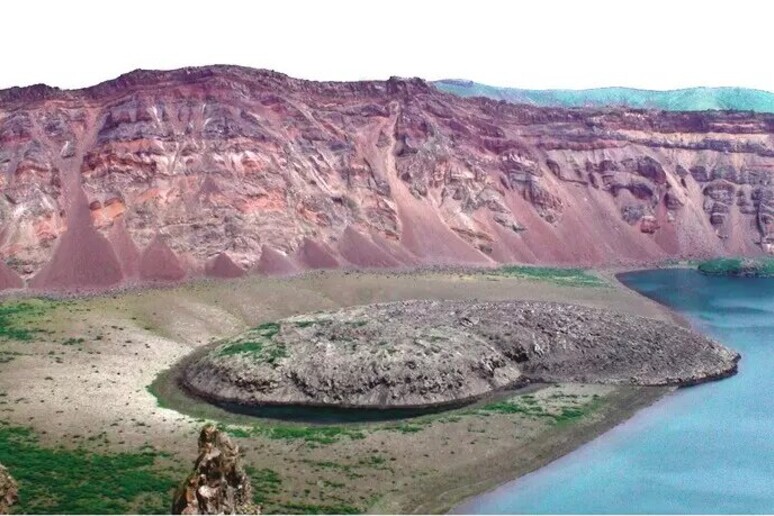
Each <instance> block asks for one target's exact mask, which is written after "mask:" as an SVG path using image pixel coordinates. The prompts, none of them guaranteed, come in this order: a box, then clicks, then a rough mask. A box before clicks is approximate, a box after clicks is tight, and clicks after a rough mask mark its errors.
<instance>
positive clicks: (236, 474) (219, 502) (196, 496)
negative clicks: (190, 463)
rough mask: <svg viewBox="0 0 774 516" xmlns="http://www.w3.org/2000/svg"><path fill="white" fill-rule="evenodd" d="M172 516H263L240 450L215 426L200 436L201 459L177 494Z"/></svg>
mask: <svg viewBox="0 0 774 516" xmlns="http://www.w3.org/2000/svg"><path fill="white" fill-rule="evenodd" d="M172 514H260V512H259V511H258V509H257V507H255V505H254V504H253V501H252V486H251V485H250V479H249V478H248V477H247V474H246V473H245V471H244V469H243V468H242V465H241V464H240V457H239V447H238V446H237V445H235V444H234V443H232V442H231V439H230V438H229V436H228V435H227V434H226V433H224V432H222V431H220V430H218V429H217V428H216V427H215V425H211V424H208V425H206V426H205V427H204V428H202V431H201V433H200V434H199V457H198V458H197V459H196V463H195V464H194V470H193V472H192V473H191V474H190V475H189V476H188V478H187V479H186V480H185V482H183V484H182V485H181V486H180V488H179V489H178V490H177V492H176V493H175V496H174V499H173V501H172Z"/></svg>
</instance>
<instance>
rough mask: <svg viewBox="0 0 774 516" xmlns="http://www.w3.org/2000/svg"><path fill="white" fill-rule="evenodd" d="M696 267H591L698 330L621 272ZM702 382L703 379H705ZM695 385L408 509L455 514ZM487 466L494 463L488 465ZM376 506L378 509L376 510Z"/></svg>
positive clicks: (627, 404) (617, 412)
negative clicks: (515, 466) (524, 462)
mask: <svg viewBox="0 0 774 516" xmlns="http://www.w3.org/2000/svg"><path fill="white" fill-rule="evenodd" d="M692 268H693V267H691V266H689V265H684V264H669V265H664V266H659V267H653V268H639V267H614V268H604V269H590V270H592V271H594V272H595V273H597V274H599V275H600V276H601V277H603V278H604V279H605V280H607V281H608V282H610V283H611V284H612V285H613V286H614V288H618V289H624V290H626V291H629V292H632V293H634V294H635V295H637V296H639V297H640V298H642V300H643V301H646V302H648V303H649V304H653V305H655V306H657V307H658V308H659V309H660V310H661V311H662V312H663V313H664V314H666V315H668V316H669V318H670V319H671V320H672V322H674V323H675V324H677V325H679V326H683V327H686V328H692V329H694V330H696V331H698V329H696V328H695V325H693V324H692V323H691V322H690V321H689V319H688V318H687V317H685V316H683V315H682V314H680V313H678V312H676V311H674V310H672V309H671V308H669V307H668V306H666V305H663V304H661V303H659V302H657V301H655V300H653V299H651V298H649V297H647V296H645V295H643V294H640V293H639V292H637V291H635V290H633V289H631V288H629V287H627V286H626V285H625V284H624V283H623V282H621V280H620V279H619V277H618V276H619V275H621V274H626V273H629V272H638V271H647V270H656V269H692ZM733 374H735V373H732V374H731V375H726V376H722V377H719V378H714V379H712V380H709V381H722V380H723V379H725V378H728V377H729V376H733ZM702 383H703V382H702ZM692 386H693V385H686V386H682V387H675V386H673V387H663V388H659V387H644V388H643V389H646V390H649V389H653V390H657V389H663V391H662V392H660V393H657V394H656V395H653V393H652V392H651V393H649V392H644V393H642V396H633V397H632V399H630V400H622V401H623V403H624V406H622V407H617V406H615V405H614V406H613V407H609V408H608V411H611V410H612V412H613V413H612V414H607V415H606V417H605V418H603V419H602V420H601V421H595V422H594V423H592V424H588V425H578V427H576V429H575V430H577V433H576V434H575V435H574V436H573V437H571V438H570V441H569V442H568V441H559V442H557V443H556V445H555V446H553V447H552V446H550V444H549V445H548V446H547V448H548V449H547V450H546V451H545V453H546V454H545V455H544V456H541V457H539V458H537V459H536V460H535V461H533V462H531V463H529V464H528V465H526V467H520V468H518V469H516V470H512V471H510V472H495V473H494V474H493V475H491V476H490V477H488V478H484V479H482V480H479V481H477V482H475V483H473V484H470V485H467V486H460V487H458V488H450V489H449V490H447V491H444V492H442V493H440V494H439V495H437V496H434V500H433V501H432V502H430V503H429V504H427V503H421V504H419V505H417V506H416V507H415V508H412V509H409V510H408V511H407V512H411V513H415V514H419V513H450V514H455V513H457V509H459V508H462V507H465V506H467V505H469V504H470V503H471V502H472V501H473V500H474V499H475V498H476V497H478V496H481V495H483V494H485V493H489V492H491V491H494V490H496V489H498V488H499V487H501V486H503V485H505V484H508V483H511V482H514V481H516V480H518V479H520V478H522V477H524V476H525V475H528V474H531V473H534V472H536V471H538V470H540V469H542V468H543V467H545V466H548V465H549V464H551V463H552V462H554V461H556V460H558V459H560V458H562V457H564V456H565V455H568V454H569V453H572V452H573V451H575V450H577V449H579V448H581V447H582V446H584V445H586V444H588V443H589V442H591V441H593V440H595V439H597V438H601V437H602V436H604V435H605V434H606V433H607V432H608V431H610V430H612V429H613V428H615V427H617V426H619V425H621V424H624V423H626V421H628V420H629V419H631V418H632V417H633V416H634V415H635V414H636V413H638V412H640V411H641V410H643V409H645V408H648V407H650V406H652V405H653V404H655V403H657V402H658V401H660V400H661V399H663V398H665V397H667V396H669V395H671V394H672V393H674V392H675V391H677V390H678V389H680V388H690V387H692ZM488 466H491V464H489V465H488ZM486 471H489V470H488V469H485V470H484V472H483V473H484V475H486V473H485V472H486ZM481 474H482V472H481V471H476V472H475V475H474V474H473V471H471V474H470V478H481V476H480V475H481ZM380 508H381V507H380V505H378V504H377V505H376V506H375V507H374V508H372V510H370V511H369V512H370V513H378V512H380V510H379V509H380ZM373 509H376V510H373Z"/></svg>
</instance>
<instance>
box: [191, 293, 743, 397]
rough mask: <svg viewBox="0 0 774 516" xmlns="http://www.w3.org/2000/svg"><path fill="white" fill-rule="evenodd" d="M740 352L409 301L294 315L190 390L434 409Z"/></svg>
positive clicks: (582, 311)
mask: <svg viewBox="0 0 774 516" xmlns="http://www.w3.org/2000/svg"><path fill="white" fill-rule="evenodd" d="M738 359H739V355H738V354H737V353H735V352H733V351H731V350H729V349H727V348H725V347H723V346H722V345H720V344H717V343H715V342H714V341H712V340H710V339H708V338H706V337H704V336H702V335H700V334H697V333H695V332H693V331H691V330H687V329H685V328H681V327H678V326H675V325H672V324H668V323H665V322H662V321H656V320H652V319H646V318H643V317H637V316H632V315H624V314H618V313H614V312H610V311H606V310H600V309H594V308H587V307H582V306H574V305H564V304H557V303H544V302H522V301H498V302H468V301H408V302H397V303H383V304H376V305H369V306H360V307H353V308H346V309H343V310H339V311H337V312H329V313H322V314H319V313H318V314H313V315H306V316H297V317H291V318H288V319H284V320H281V321H278V322H276V323H267V324H263V325H261V326H258V327H256V328H254V329H252V330H250V331H248V332H246V333H245V334H242V335H239V336H237V337H235V338H232V339H228V340H227V341H225V342H224V343H222V344H220V345H219V346H217V347H215V348H213V349H212V350H210V351H209V352H207V353H206V354H205V355H203V356H201V357H199V358H197V359H195V360H194V361H192V362H191V363H190V364H189V365H188V366H187V368H186V369H185V371H184V373H183V378H182V381H183V384H184V385H185V386H186V387H187V388H188V389H189V390H191V391H192V392H194V393H196V394H198V395H200V396H201V397H203V398H205V399H209V400H211V401H214V402H227V403H238V404H242V405H247V406H250V405H254V406H256V405H267V404H268V405H271V404H291V405H292V404H298V405H316V406H325V405H334V406H338V407H361V408H390V407H428V406H433V405H439V406H441V405H447V404H454V403H458V402H460V401H461V400H469V399H473V398H476V397H479V396H481V395H483V394H486V393H488V392H490V391H492V390H494V389H498V388H502V387H507V386H511V385H514V384H521V383H527V382H530V381H545V382H583V383H617V384H635V385H688V384H693V383H699V382H703V381H708V380H712V379H716V378H722V377H724V376H728V375H731V374H733V373H734V372H736V363H737V360H738Z"/></svg>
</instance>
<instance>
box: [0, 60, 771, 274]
mask: <svg viewBox="0 0 774 516" xmlns="http://www.w3.org/2000/svg"><path fill="white" fill-rule="evenodd" d="M773 132H774V115H771V114H753V113H747V112H738V113H735V112H691V113H679V112H662V111H647V110H635V109H624V108H610V109H602V108H576V109H564V108H539V107H534V106H526V105H514V104H508V103H505V102H497V101H493V100H489V99H483V98H460V97H457V96H454V95H451V94H446V93H443V92H441V91H439V90H437V89H436V88H434V87H433V86H432V85H430V84H427V83H425V82H424V81H421V80H419V79H398V78H392V79H389V80H387V81H368V82H353V83H333V82H312V81H303V80H298V79H293V78H291V77H288V76H285V75H283V74H279V73H275V72H268V71H263V70H252V69H248V68H240V67H233V66H212V67H203V68H186V69H181V70H174V71H167V72H155V71H135V72H131V73H129V74H126V75H124V76H122V77H120V78H118V79H116V80H113V81H109V82H106V83H103V84H100V85H97V86H94V87H91V88H86V89H83V90H74V91H61V90H57V89H56V88H49V87H45V86H37V87H32V88H15V89H11V90H5V91H0V192H2V194H3V195H0V258H3V259H5V260H7V261H8V262H9V263H11V264H12V267H13V269H14V270H15V271H16V273H18V274H19V275H20V276H21V277H22V278H23V279H25V280H29V279H30V278H32V277H35V281H33V282H32V283H31V285H32V286H33V287H37V288H59V289H68V288H72V286H73V285H76V286H93V287H108V286H113V285H116V284H119V283H122V282H126V281H129V280H131V279H132V278H134V279H136V278H140V279H141V280H142V279H145V280H149V281H177V280H180V279H182V278H184V277H190V276H192V275H195V274H199V273H201V272H202V271H205V272H206V271H210V270H216V271H220V268H219V267H220V263H219V264H218V267H216V268H215V269H212V268H211V267H210V269H207V262H208V260H211V259H212V257H215V256H221V255H223V256H226V255H227V256H228V257H229V260H232V261H233V262H234V263H235V264H238V265H239V267H240V268H241V269H245V270H258V271H265V272H267V273H274V271H278V273H279V274H287V273H288V272H289V271H295V270H305V269H313V268H329V267H350V266H358V267H364V266H365V267H371V266H373V267H401V266H407V265H433V264H477V265H493V264H497V263H508V262H522V263H545V262H550V263H554V264H556V263H559V264H573V265H577V264H582V265H598V264H609V263H624V262H647V261H657V260H661V259H664V258H668V257H707V256H715V255H720V254H735V255H756V254H762V253H764V252H769V251H772V252H774V183H773V181H772V179H774V144H772V142H773V141H774V139H772V138H771V135H772V133H773ZM117 226H118V227H117ZM159 239H161V240H159ZM161 242H163V244H162V243H161ZM384 243H387V244H388V246H389V248H387V247H385V246H384V245H383V244H384ZM139 250H144V251H143V252H142V256H140V253H139ZM266 250H272V251H269V252H270V255H269V256H264V253H265V252H266ZM385 252H386V254H385ZM286 258H288V259H286ZM226 269H228V270H227V274H228V275H232V274H237V273H238V272H239V271H237V270H236V269H235V268H233V267H231V266H230V265H228V264H227V263H226ZM1 287H3V285H0V288H1Z"/></svg>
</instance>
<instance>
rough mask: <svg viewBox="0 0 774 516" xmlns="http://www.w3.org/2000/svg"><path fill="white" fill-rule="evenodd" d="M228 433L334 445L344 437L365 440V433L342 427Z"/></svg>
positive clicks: (289, 427) (251, 429)
mask: <svg viewBox="0 0 774 516" xmlns="http://www.w3.org/2000/svg"><path fill="white" fill-rule="evenodd" d="M226 431H227V432H228V433H229V434H231V435H233V436H234V437H241V438H248V437H255V436H261V437H266V438H268V439H277V440H284V441H297V440H301V441H305V442H308V443H315V444H333V443H335V442H337V441H338V440H339V439H341V438H344V437H348V438H349V439H364V438H365V433H363V432H362V431H361V430H358V429H356V428H346V427H342V426H294V425H267V426H257V425H256V426H253V427H227V428H226Z"/></svg>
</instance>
